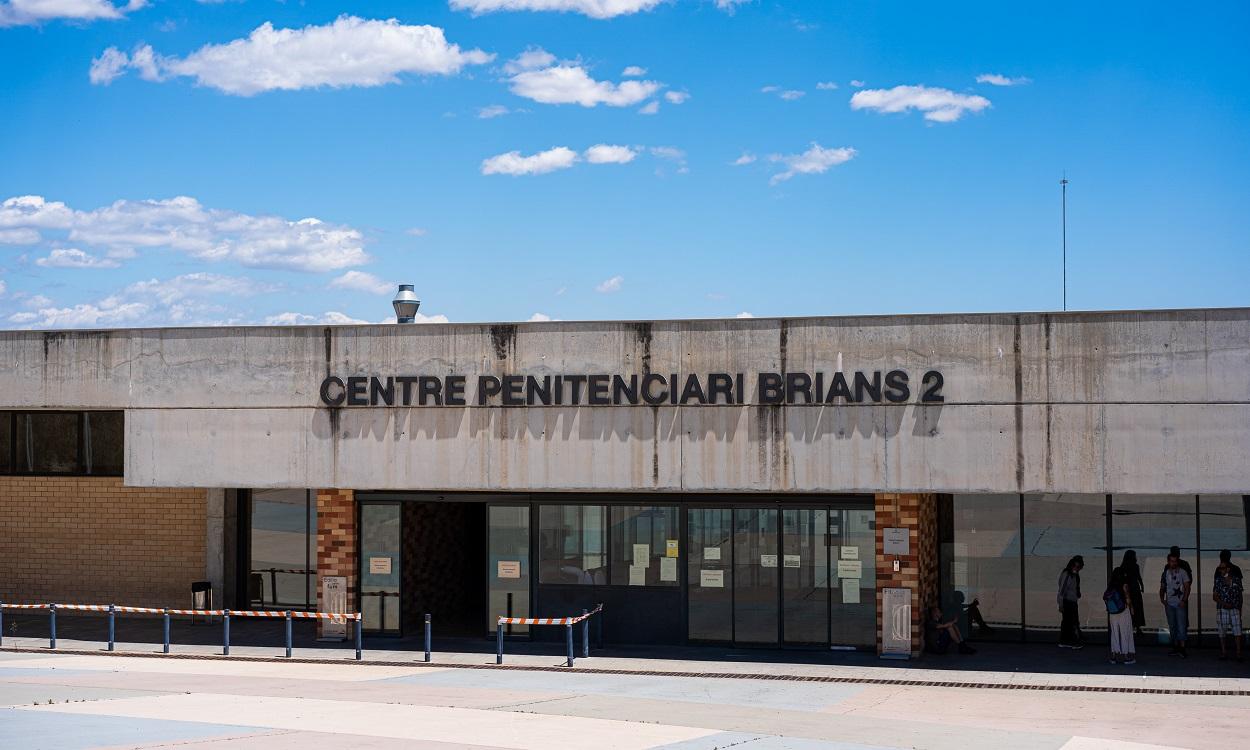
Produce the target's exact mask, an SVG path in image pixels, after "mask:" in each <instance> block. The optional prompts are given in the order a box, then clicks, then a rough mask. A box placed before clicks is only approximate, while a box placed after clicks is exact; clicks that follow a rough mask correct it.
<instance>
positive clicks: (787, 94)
mask: <svg viewBox="0 0 1250 750" xmlns="http://www.w3.org/2000/svg"><path fill="white" fill-rule="evenodd" d="M777 96H779V97H781V98H782V99H785V100H786V101H788V102H792V101H794V100H795V99H802V98H803V97H805V96H807V92H806V91H798V90H796V89H787V90H785V91H782V92H781V93H780V94H777Z"/></svg>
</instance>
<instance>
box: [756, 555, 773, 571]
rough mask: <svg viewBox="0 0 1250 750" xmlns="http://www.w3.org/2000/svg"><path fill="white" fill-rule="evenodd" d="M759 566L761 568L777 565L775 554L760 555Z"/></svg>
mask: <svg viewBox="0 0 1250 750" xmlns="http://www.w3.org/2000/svg"><path fill="white" fill-rule="evenodd" d="M760 567H761V568H775V567H777V556H776V555H760Z"/></svg>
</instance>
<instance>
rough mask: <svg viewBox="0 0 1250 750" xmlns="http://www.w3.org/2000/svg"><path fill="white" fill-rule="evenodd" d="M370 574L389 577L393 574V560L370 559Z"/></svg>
mask: <svg viewBox="0 0 1250 750" xmlns="http://www.w3.org/2000/svg"><path fill="white" fill-rule="evenodd" d="M369 574H370V575H377V576H389V575H390V574H391V558H389V557H370V558H369Z"/></svg>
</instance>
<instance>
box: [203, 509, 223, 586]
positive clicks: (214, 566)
mask: <svg viewBox="0 0 1250 750" xmlns="http://www.w3.org/2000/svg"><path fill="white" fill-rule="evenodd" d="M207 495H208V497H207V498H206V501H205V503H206V509H205V514H204V515H205V519H204V520H205V523H204V533H205V537H204V580H206V581H209V582H210V583H212V584H213V603H214V604H215V605H217V606H220V605H221V603H222V602H224V601H225V599H224V598H223V597H224V596H225V593H226V592H225V588H224V586H225V581H226V575H225V573H226V491H225V490H224V489H219V488H216V487H210V488H209V489H208V492H207Z"/></svg>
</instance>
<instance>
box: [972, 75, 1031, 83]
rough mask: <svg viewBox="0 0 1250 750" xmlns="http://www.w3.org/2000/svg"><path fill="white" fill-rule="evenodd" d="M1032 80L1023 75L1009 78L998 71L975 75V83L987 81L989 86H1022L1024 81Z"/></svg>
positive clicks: (1029, 81)
mask: <svg viewBox="0 0 1250 750" xmlns="http://www.w3.org/2000/svg"><path fill="white" fill-rule="evenodd" d="M1032 82H1033V79H1032V78H1026V77H1024V76H1019V77H1017V78H1009V77H1007V76H1005V75H1000V74H998V73H982V74H981V75H979V76H977V83H988V84H989V85H991V86H1023V85H1025V84H1026V83H1032Z"/></svg>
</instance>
